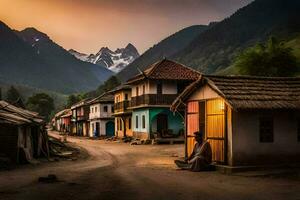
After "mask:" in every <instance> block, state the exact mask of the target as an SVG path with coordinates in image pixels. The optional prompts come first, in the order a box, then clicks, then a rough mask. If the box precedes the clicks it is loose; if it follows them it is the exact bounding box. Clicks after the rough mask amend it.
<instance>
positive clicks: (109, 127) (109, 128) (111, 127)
mask: <svg viewBox="0 0 300 200" xmlns="http://www.w3.org/2000/svg"><path fill="white" fill-rule="evenodd" d="M105 130H106V135H107V136H114V135H115V123H114V122H112V121H109V122H107V123H106V125H105Z"/></svg>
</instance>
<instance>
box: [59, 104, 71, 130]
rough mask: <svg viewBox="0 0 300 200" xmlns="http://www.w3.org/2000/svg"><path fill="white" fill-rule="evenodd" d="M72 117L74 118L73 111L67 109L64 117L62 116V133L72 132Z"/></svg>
mask: <svg viewBox="0 0 300 200" xmlns="http://www.w3.org/2000/svg"><path fill="white" fill-rule="evenodd" d="M71 117H72V111H71V109H66V111H65V112H64V115H62V116H61V117H60V118H61V122H62V129H61V131H62V132H64V133H70V131H71Z"/></svg>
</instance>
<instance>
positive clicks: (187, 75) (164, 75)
mask: <svg viewBox="0 0 300 200" xmlns="http://www.w3.org/2000/svg"><path fill="white" fill-rule="evenodd" d="M199 76H200V73H199V72H197V71H196V70H194V69H192V68H189V67H187V66H184V65H182V64H180V63H177V62H174V61H171V60H167V59H163V60H161V61H158V62H156V63H154V64H152V65H150V66H149V67H148V68H147V69H146V70H145V71H143V72H141V74H138V75H136V76H134V77H133V78H131V79H129V80H128V81H127V84H133V83H135V82H138V81H141V80H144V79H152V80H182V81H195V80H197V79H198V78H199Z"/></svg>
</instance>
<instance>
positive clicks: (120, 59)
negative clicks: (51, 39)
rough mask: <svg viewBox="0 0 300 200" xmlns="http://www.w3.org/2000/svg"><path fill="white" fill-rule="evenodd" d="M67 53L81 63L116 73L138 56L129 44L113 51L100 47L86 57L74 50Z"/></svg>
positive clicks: (133, 47)
mask: <svg viewBox="0 0 300 200" xmlns="http://www.w3.org/2000/svg"><path fill="white" fill-rule="evenodd" d="M69 53H71V54H72V55H74V56H75V57H76V58H78V59H80V60H82V61H85V62H90V63H93V64H96V65H100V66H104V67H106V68H107V69H109V70H111V71H113V72H116V73H117V72H119V71H121V70H122V69H124V68H125V67H126V66H127V65H128V64H130V63H132V62H133V61H134V60H135V59H136V58H138V57H139V56H140V55H139V52H138V51H137V49H136V48H135V46H133V45H132V44H131V43H129V44H128V45H127V46H126V47H125V48H118V49H117V50H115V51H112V50H110V49H109V48H108V47H102V48H101V49H100V50H99V51H98V53H96V54H90V55H88V54H84V53H80V52H78V51H76V50H74V49H70V50H69Z"/></svg>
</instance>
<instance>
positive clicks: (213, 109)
mask: <svg viewBox="0 0 300 200" xmlns="http://www.w3.org/2000/svg"><path fill="white" fill-rule="evenodd" d="M196 131H201V132H202V133H203V134H204V136H205V139H206V140H208V142H209V143H210V145H211V148H212V154H213V155H212V160H213V161H214V162H217V163H224V162H225V161H226V159H225V143H226V142H225V103H224V101H223V100H222V99H212V100H206V101H191V102H188V104H187V113H186V156H189V155H191V153H192V151H193V148H194V145H195V143H196V141H195V136H194V132H196Z"/></svg>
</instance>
